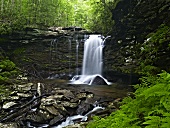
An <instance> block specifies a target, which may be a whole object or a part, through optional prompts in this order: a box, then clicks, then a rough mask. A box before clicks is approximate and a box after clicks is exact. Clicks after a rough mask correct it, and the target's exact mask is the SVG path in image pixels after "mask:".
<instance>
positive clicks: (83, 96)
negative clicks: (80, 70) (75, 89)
mask: <svg viewBox="0 0 170 128" xmlns="http://www.w3.org/2000/svg"><path fill="white" fill-rule="evenodd" d="M86 97H87V94H86V93H79V94H77V98H78V99H83V98H86Z"/></svg>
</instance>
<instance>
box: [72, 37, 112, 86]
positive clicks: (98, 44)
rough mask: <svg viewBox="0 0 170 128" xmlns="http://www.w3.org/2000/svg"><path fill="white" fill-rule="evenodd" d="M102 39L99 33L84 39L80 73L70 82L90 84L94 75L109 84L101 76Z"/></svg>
mask: <svg viewBox="0 0 170 128" xmlns="http://www.w3.org/2000/svg"><path fill="white" fill-rule="evenodd" d="M104 41H105V40H103V39H102V36H101V35H90V37H89V38H88V39H87V40H86V41H85V44H84V56H83V67H82V74H81V75H80V76H79V75H76V76H74V77H73V78H72V80H71V84H88V85H91V84H93V80H94V79H95V78H96V77H99V78H100V79H103V80H104V81H105V83H107V84H110V83H109V82H108V81H107V80H106V79H105V78H104V77H103V76H102V67H103V47H104Z"/></svg>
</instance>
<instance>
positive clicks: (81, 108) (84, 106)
mask: <svg viewBox="0 0 170 128" xmlns="http://www.w3.org/2000/svg"><path fill="white" fill-rule="evenodd" d="M90 109H92V106H91V105H90V104H88V103H85V102H84V101H82V102H81V104H80V105H79V107H78V109H77V111H76V112H77V114H79V115H84V114H86V113H87V112H88V111H89V110H90Z"/></svg>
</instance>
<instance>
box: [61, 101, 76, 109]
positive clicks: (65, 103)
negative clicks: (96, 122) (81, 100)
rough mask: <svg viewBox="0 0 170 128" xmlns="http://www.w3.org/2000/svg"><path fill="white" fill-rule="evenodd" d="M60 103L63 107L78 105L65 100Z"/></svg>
mask: <svg viewBox="0 0 170 128" xmlns="http://www.w3.org/2000/svg"><path fill="white" fill-rule="evenodd" d="M61 104H62V105H63V106H64V107H70V108H76V107H77V106H78V104H77V103H70V102H67V101H64V102H61Z"/></svg>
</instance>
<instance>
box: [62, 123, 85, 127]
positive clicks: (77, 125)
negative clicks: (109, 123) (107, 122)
mask: <svg viewBox="0 0 170 128" xmlns="http://www.w3.org/2000/svg"><path fill="white" fill-rule="evenodd" d="M87 124H88V123H87V122H81V123H75V124H72V125H69V126H66V127H65V128H86V125H87Z"/></svg>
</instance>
